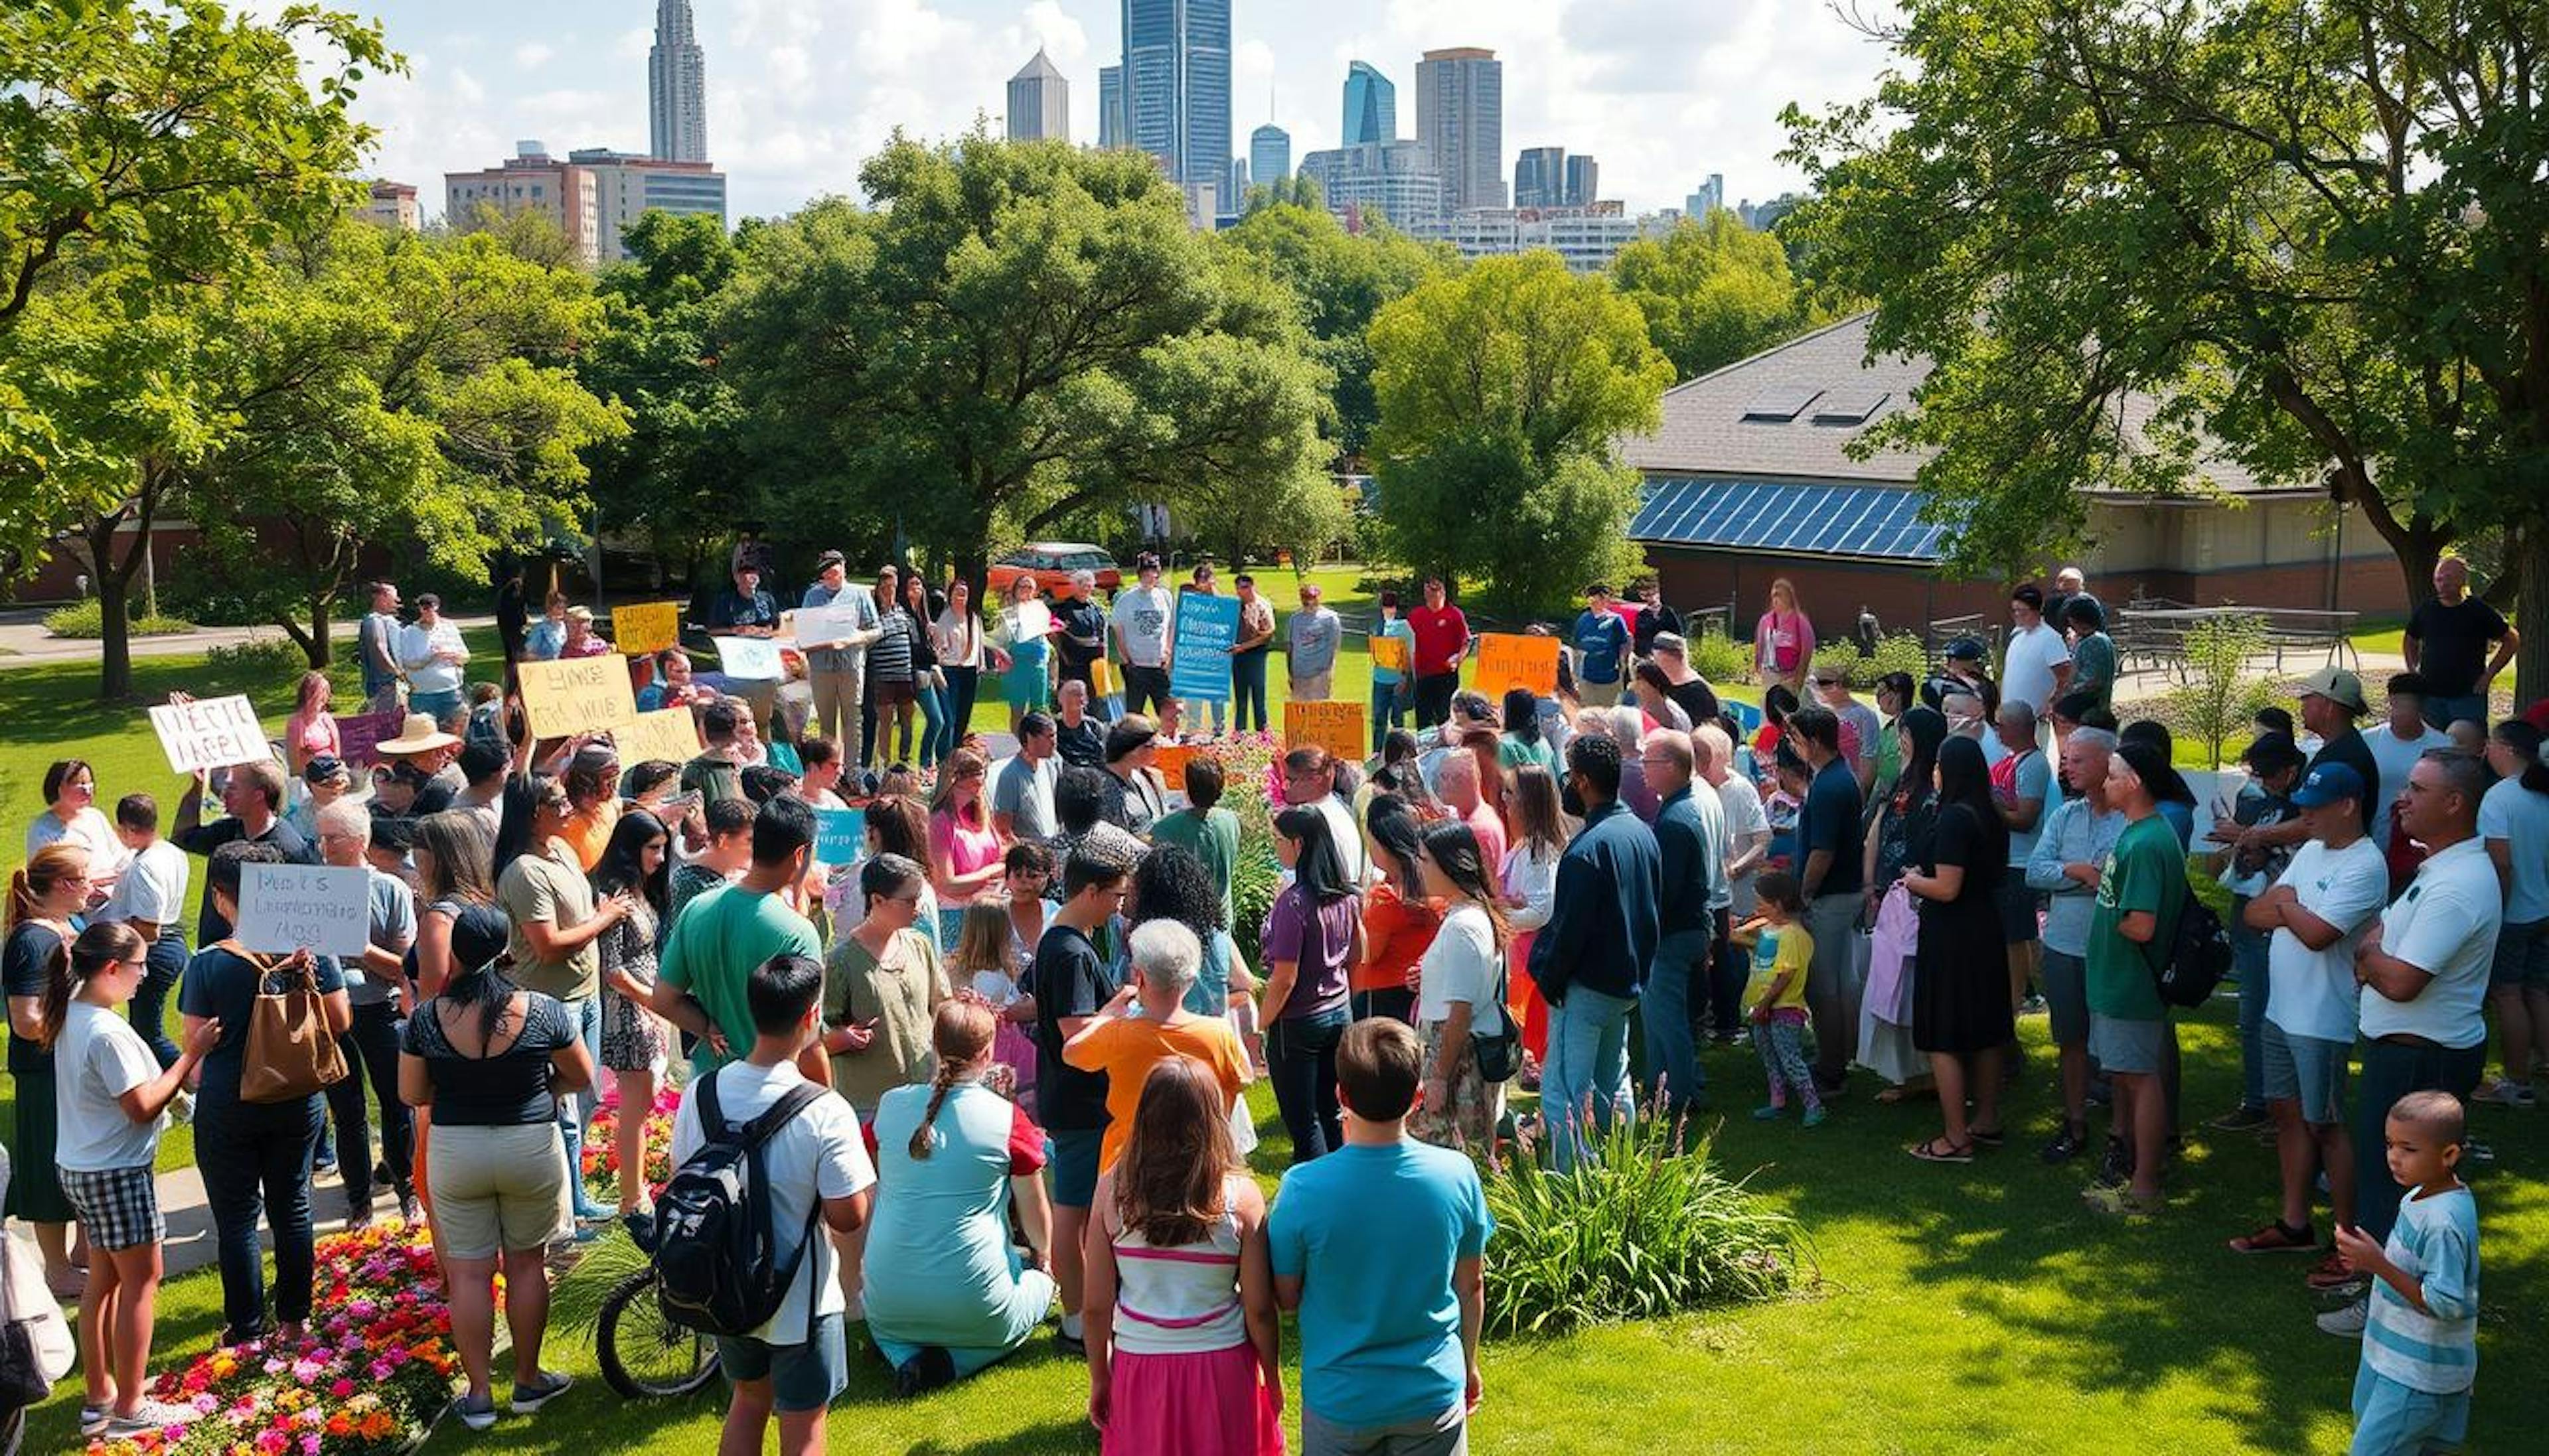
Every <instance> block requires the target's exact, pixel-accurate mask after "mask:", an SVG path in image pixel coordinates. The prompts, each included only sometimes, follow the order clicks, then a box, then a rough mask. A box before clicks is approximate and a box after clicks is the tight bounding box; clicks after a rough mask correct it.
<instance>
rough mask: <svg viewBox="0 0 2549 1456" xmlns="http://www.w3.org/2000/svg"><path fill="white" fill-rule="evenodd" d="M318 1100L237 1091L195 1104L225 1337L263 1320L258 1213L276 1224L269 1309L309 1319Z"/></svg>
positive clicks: (240, 1335) (257, 1329)
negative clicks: (245, 1096)
mask: <svg viewBox="0 0 2549 1456" xmlns="http://www.w3.org/2000/svg"><path fill="white" fill-rule="evenodd" d="M320 1108H321V1104H320V1101H319V1099H318V1098H316V1097H306V1098H303V1099H302V1100H301V1101H299V1102H279V1103H271V1104H263V1103H253V1102H239V1101H237V1100H236V1094H235V1093H234V1094H232V1095H231V1096H227V1097H225V1096H216V1097H207V1098H205V1099H204V1100H203V1101H202V1102H201V1103H200V1104H199V1105H198V1106H197V1108H196V1112H195V1163H196V1166H197V1167H198V1168H200V1169H201V1170H202V1172H203V1175H204V1202H205V1205H206V1206H207V1208H208V1209H209V1210H210V1211H211V1213H212V1216H213V1237H214V1240H215V1242H216V1244H217V1245H218V1247H219V1249H220V1254H221V1269H222V1330H223V1334H222V1338H223V1342H224V1343H236V1342H238V1341H241V1340H248V1339H253V1338H255V1337H256V1336H258V1335H260V1334H263V1333H264V1332H265V1331H266V1328H267V1325H266V1322H265V1256H264V1253H263V1251H262V1250H260V1249H259V1248H258V1246H257V1232H256V1224H257V1219H258V1218H259V1217H260V1216H262V1217H264V1218H265V1219H266V1221H267V1222H268V1223H269V1224H270V1225H271V1226H272V1227H273V1229H274V1314H275V1318H276V1319H282V1320H285V1321H287V1322H294V1321H299V1320H304V1319H309V1318H310V1281H311V1271H312V1268H313V1266H314V1260H313V1255H312V1252H311V1245H312V1243H313V1235H312V1231H311V1227H310V1160H311V1156H312V1154H313V1153H314V1152H315V1151H316V1150H317V1148H318V1145H319V1126H320V1122H321V1120H322V1119H321V1111H320Z"/></svg>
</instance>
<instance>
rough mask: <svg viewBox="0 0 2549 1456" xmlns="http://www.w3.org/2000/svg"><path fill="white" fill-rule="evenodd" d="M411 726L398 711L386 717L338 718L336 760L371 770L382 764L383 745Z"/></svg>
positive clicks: (359, 715) (369, 715)
mask: <svg viewBox="0 0 2549 1456" xmlns="http://www.w3.org/2000/svg"><path fill="white" fill-rule="evenodd" d="M406 726H407V719H406V718H405V717H404V716H403V715H401V714H400V712H399V711H398V709H396V708H392V709H390V710H389V711H388V712H384V713H352V714H338V715H337V718H336V757H338V758H340V759H342V760H344V761H345V763H346V764H347V765H349V766H350V767H352V768H356V769H368V768H370V767H372V766H373V765H374V764H377V763H379V762H380V761H381V755H380V745H381V744H382V742H383V741H384V740H387V739H392V738H396V737H398V736H399V731H400V730H401V729H403V728H405V727H406Z"/></svg>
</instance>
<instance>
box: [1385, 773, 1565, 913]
mask: <svg viewBox="0 0 2549 1456" xmlns="http://www.w3.org/2000/svg"><path fill="white" fill-rule="evenodd" d="M1543 772H1546V771H1543ZM1423 843H1424V847H1425V858H1427V859H1429V860H1431V861H1433V862H1434V864H1435V866H1436V867H1437V868H1439V869H1441V870H1442V871H1443V877H1444V878H1445V879H1448V880H1450V881H1451V882H1452V888H1454V889H1455V890H1458V891H1460V894H1461V898H1462V899H1463V900H1466V901H1468V902H1469V903H1470V904H1472V905H1475V906H1477V907H1478V908H1479V909H1481V910H1484V911H1486V912H1487V924H1488V925H1489V926H1491V927H1493V928H1494V932H1495V944H1496V950H1497V951H1499V952H1501V951H1503V950H1504V948H1505V945H1506V943H1507V942H1508V941H1510V940H1511V939H1512V938H1513V931H1512V927H1510V926H1509V925H1507V924H1506V922H1505V907H1504V904H1503V902H1502V901H1500V900H1498V899H1497V898H1496V890H1495V874H1496V871H1495V869H1494V868H1493V867H1491V866H1489V865H1488V864H1487V856H1486V851H1484V850H1482V849H1480V848H1479V847H1478V836H1477V832H1476V831H1475V830H1472V829H1471V828H1469V826H1468V825H1466V824H1464V823H1463V822H1462V821H1460V820H1458V819H1447V820H1445V821H1444V822H1443V823H1441V824H1436V825H1432V826H1430V827H1428V828H1427V829H1426V831H1425V838H1424V841H1423ZM1417 882H1418V883H1419V884H1420V885H1421V884H1423V883H1424V881H1423V880H1422V879H1421V878H1420V879H1419V880H1418V881H1417Z"/></svg>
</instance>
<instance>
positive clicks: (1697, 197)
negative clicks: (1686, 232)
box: [1682, 172, 1726, 223]
mask: <svg viewBox="0 0 2549 1456" xmlns="http://www.w3.org/2000/svg"><path fill="white" fill-rule="evenodd" d="M1724 206H1726V174H1725V173H1723V172H1711V173H1709V174H1708V180H1707V181H1705V182H1702V183H1700V184H1699V190H1698V191H1697V192H1694V193H1692V194H1691V195H1690V196H1689V197H1687V198H1684V199H1683V200H1682V212H1683V213H1685V214H1687V215H1688V216H1689V218H1690V220H1691V221H1692V222H1694V223H1705V222H1707V221H1708V215H1709V214H1710V213H1713V212H1715V211H1717V210H1718V209H1719V208H1722V207H1724Z"/></svg>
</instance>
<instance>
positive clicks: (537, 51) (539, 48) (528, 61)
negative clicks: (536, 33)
mask: <svg viewBox="0 0 2549 1456" xmlns="http://www.w3.org/2000/svg"><path fill="white" fill-rule="evenodd" d="M555 54H557V51H556V50H555V49H554V48H553V47H551V46H543V45H541V44H540V43H539V42H537V41H531V42H528V43H525V44H523V45H520V46H515V47H514V64H516V65H518V66H520V67H521V68H522V69H524V70H526V71H535V70H538V69H539V68H540V67H541V66H544V65H546V64H548V63H549V57H550V56H552V55H555Z"/></svg>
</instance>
